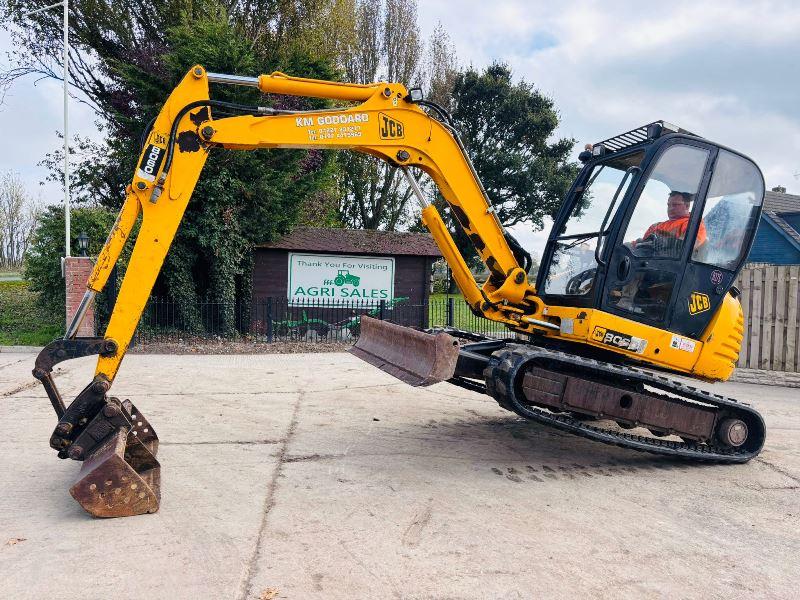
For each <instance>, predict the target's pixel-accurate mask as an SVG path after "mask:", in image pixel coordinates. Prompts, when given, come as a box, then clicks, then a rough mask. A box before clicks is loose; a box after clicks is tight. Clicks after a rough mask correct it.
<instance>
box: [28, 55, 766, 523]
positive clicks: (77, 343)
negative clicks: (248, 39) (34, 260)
mask: <svg viewBox="0 0 800 600" xmlns="http://www.w3.org/2000/svg"><path fill="white" fill-rule="evenodd" d="M211 83H214V84H230V85H243V86H252V87H256V88H258V89H259V90H260V91H261V92H263V93H264V94H289V95H295V96H308V97H315V98H327V99H333V100H337V101H341V104H343V105H344V106H346V107H345V108H330V109H324V110H314V111H290V110H276V109H273V108H269V107H262V106H246V105H240V104H232V103H227V102H221V101H216V100H211V99H210V98H209V84H211ZM345 102H349V103H350V104H345ZM215 110H219V112H220V113H225V114H226V115H230V114H231V113H234V114H235V115H236V116H225V117H224V118H214V116H213V112H214V111H215ZM213 148H227V149H237V150H249V149H254V148H335V149H348V150H353V151H356V152H363V153H366V154H370V155H372V156H376V157H378V158H380V159H383V160H385V161H387V162H388V163H390V164H392V165H395V166H397V167H398V168H399V169H400V170H401V171H402V173H403V174H404V176H405V177H406V179H407V181H408V184H409V186H410V187H411V189H412V190H413V192H414V194H415V196H416V198H417V199H418V201H419V203H420V206H421V209H422V221H423V223H424V224H425V225H426V226H427V228H428V229H429V230H430V232H431V234H432V235H433V237H434V239H435V241H436V243H437V244H438V246H439V248H440V249H441V252H442V254H443V255H444V257H445V258H446V260H447V262H448V264H449V265H450V268H451V270H452V273H453V277H454V280H455V282H456V283H457V285H458V287H459V288H460V290H461V292H462V293H463V295H464V298H465V300H466V302H467V303H468V304H469V306H470V308H471V309H472V311H473V312H474V313H475V314H476V315H480V316H482V317H485V318H487V319H491V320H493V321H497V322H500V323H503V324H505V325H506V326H507V327H508V328H509V329H510V330H511V331H513V332H516V334H517V335H516V338H515V339H513V340H504V341H503V340H490V339H482V338H480V337H478V336H475V335H473V334H469V333H465V332H460V331H454V330H449V331H438V332H425V331H417V330H413V329H410V328H405V327H400V326H398V325H394V324H391V323H385V322H381V321H378V320H375V319H370V318H369V317H364V318H363V320H362V324H361V336H360V338H359V341H358V343H357V344H356V346H355V347H354V349H353V352H354V353H355V354H357V355H358V356H360V357H362V358H364V359H365V360H367V361H368V362H370V363H372V364H375V365H378V366H379V367H381V368H383V369H384V370H386V371H387V372H390V373H392V374H394V375H396V376H397V377H399V378H400V379H402V380H404V381H406V382H409V383H411V384H413V385H428V384H431V383H434V382H440V381H449V382H451V383H453V384H455V385H459V386H463V387H465V388H467V389H470V390H475V391H478V392H483V393H486V394H488V395H490V396H492V397H493V398H494V399H495V400H496V401H497V402H498V403H499V404H500V406H502V407H503V408H506V409H508V410H510V411H514V412H515V413H517V414H519V415H521V416H522V417H524V418H526V419H530V420H532V421H536V422H538V423H541V424H545V425H548V426H551V427H555V428H558V429H560V430H563V431H566V432H570V433H574V434H577V435H580V436H583V437H586V438H589V439H592V440H597V441H600V442H605V443H608V444H614V445H617V446H622V447H625V448H631V449H636V450H643V451H648V452H652V453H655V454H661V455H666V456H672V457H682V458H687V459H698V460H704V461H714V462H718V463H742V462H746V461H748V460H750V459H751V458H753V457H754V456H756V455H757V454H758V453H759V451H760V450H761V447H762V446H763V443H764V439H765V433H766V430H765V426H764V421H763V419H762V418H761V416H760V415H759V414H758V412H756V411H755V410H753V409H752V408H750V407H748V406H746V405H743V404H741V403H738V402H736V401H734V400H731V399H729V398H724V397H721V396H718V395H714V394H710V393H708V392H705V391H701V390H699V389H696V388H694V387H691V386H688V385H685V384H684V383H680V382H678V381H673V380H670V379H668V378H667V377H665V376H663V375H661V374H659V372H670V373H675V374H678V375H682V376H686V377H692V378H697V379H701V380H706V381H721V380H725V379H727V378H728V377H729V376H730V374H731V373H732V371H733V369H734V365H735V363H736V360H737V357H738V353H739V348H740V343H741V341H742V335H743V318H742V309H741V306H740V303H739V300H738V299H737V296H738V294H739V292H738V290H737V289H736V288H735V287H734V286H733V283H734V279H735V277H736V275H737V273H738V272H739V270H740V269H741V267H742V264H743V262H744V260H745V258H746V256H747V254H748V251H749V249H750V246H751V244H752V241H753V238H754V235H755V230H756V226H757V224H758V220H759V216H760V210H761V203H762V200H763V196H764V180H763V177H762V175H761V172H760V171H759V169H758V167H757V166H756V165H755V164H754V163H753V162H752V161H751V160H750V159H748V158H747V157H745V156H743V155H742V154H739V153H737V152H735V151H733V150H730V149H728V148H724V147H722V146H720V145H718V144H714V143H712V142H710V141H708V140H706V139H703V138H701V137H699V136H697V135H694V134H691V133H689V132H687V131H684V130H682V129H680V128H678V127H675V126H673V125H670V124H669V123H666V122H663V121H658V122H654V123H651V124H649V125H647V126H644V127H640V128H638V129H634V130H632V131H629V132H627V133H624V134H622V135H617V136H615V137H612V138H609V139H607V140H605V141H603V142H600V143H597V144H594V145H591V146H589V147H587V149H586V150H585V151H584V152H583V153H582V154H581V155H580V157H579V158H580V160H581V161H582V162H583V168H582V170H581V172H580V174H579V175H578V177H577V179H576V180H575V182H574V184H573V185H572V188H571V189H570V191H569V193H568V195H567V197H566V201H565V202H564V204H563V206H562V208H561V211H560V212H559V214H558V215H557V217H556V218H555V223H554V226H553V229H552V231H551V233H550V238H549V241H548V243H547V247H546V250H545V252H544V256H543V260H542V263H541V268H540V270H539V274H538V278H537V281H536V282H535V285H534V283H533V282H531V281H530V280H529V277H528V270H529V269H530V267H531V264H532V261H531V258H530V255H529V254H528V253H526V252H525V250H524V249H523V248H522V247H521V246H520V244H519V243H517V241H516V240H515V239H514V238H513V237H512V236H511V235H510V234H509V232H507V231H506V230H505V228H504V227H503V225H502V224H501V223H500V221H499V220H498V218H497V215H496V214H495V212H494V209H493V207H492V203H491V202H490V199H489V198H488V197H487V194H486V191H485V190H484V188H483V186H482V185H481V182H480V179H479V178H478V175H477V173H476V172H475V169H474V167H473V165H472V163H471V162H470V159H469V156H468V155H467V152H466V150H465V148H464V146H463V144H462V143H461V141H460V139H459V136H458V133H457V132H456V130H455V128H454V126H453V124H452V121H451V119H450V116H449V115H448V113H447V112H446V111H445V110H444V109H442V108H441V107H440V106H438V105H437V104H435V103H433V102H430V101H426V100H425V99H424V98H423V97H422V94H421V91H420V90H419V89H411V90H408V89H406V88H405V87H404V86H403V85H401V84H398V83H383V82H382V83H374V84H369V85H355V84H346V83H337V82H330V81H318V80H311V79H302V78H296V77H289V76H286V75H284V74H282V73H273V74H271V75H261V76H260V77H258V78H253V77H241V76H236V75H221V74H216V73H208V72H206V70H205V69H204V68H203V67H202V66H196V67H194V68H192V69H191V70H190V71H189V73H188V74H187V75H186V76H185V77H184V79H183V80H182V81H181V82H180V84H179V85H178V86H177V87H176V88H175V90H174V91H173V92H172V94H171V95H170V97H169V99H168V100H167V102H166V104H165V105H164V107H163V109H162V110H161V112H160V114H159V115H158V117H157V118H156V119H155V121H154V123H153V125H152V128H151V129H150V131H149V133H148V135H147V137H146V143H145V144H144V147H143V149H142V152H141V156H140V159H139V163H138V168H137V170H136V172H135V173H134V176H133V180H132V182H131V184H130V185H129V187H128V188H127V195H126V199H125V203H124V205H123V207H122V209H121V212H120V214H119V216H118V218H117V221H116V224H115V225H114V227H113V229H112V231H111V232H110V234H109V236H108V239H107V241H106V244H105V246H104V247H103V249H102V251H101V252H100V254H99V256H98V259H97V262H96V264H95V266H94V271H93V272H92V275H91V277H90V279H89V281H88V284H87V287H88V290H87V292H86V295H85V297H84V302H83V303H82V305H81V307H80V308H79V310H78V311H77V313H76V315H75V316H74V319H73V320H72V322H71V325H70V326H69V327H68V328H67V332H66V336H65V337H64V338H63V339H59V340H56V341H54V342H53V343H51V344H50V345H49V346H47V347H46V348H45V349H44V350H43V351H42V352H41V354H40V355H39V356H38V358H37V361H36V368H35V369H34V376H35V377H36V378H37V379H39V380H40V381H41V382H42V383H43V384H44V387H45V390H46V391H47V394H48V396H49V398H50V400H51V402H52V404H53V408H54V409H55V411H56V414H57V415H58V424H57V426H56V428H55V431H54V432H53V435H52V437H51V439H50V445H51V447H52V448H53V449H55V450H56V451H57V452H58V456H59V457H60V458H71V459H73V460H78V461H83V465H82V468H81V471H80V475H79V477H78V479H77V481H76V483H75V484H74V486H73V487H72V488H71V490H70V491H71V493H72V495H73V496H74V497H75V499H76V500H78V502H79V503H80V504H81V505H82V506H83V507H84V508H85V509H86V510H87V511H88V512H89V513H91V514H92V515H95V516H103V517H113V516H128V515H135V514H141V513H146V512H155V511H156V510H158V506H159V501H160V487H161V485H160V466H159V463H158V461H157V459H156V452H157V449H158V438H157V436H156V433H155V431H154V430H153V428H152V426H151V425H150V424H149V423H148V422H147V420H146V419H145V418H144V417H143V416H142V414H141V413H140V412H139V411H138V410H137V409H136V407H134V406H133V405H132V404H131V403H130V402H129V401H127V400H125V401H120V400H119V399H117V398H115V397H112V396H109V394H108V392H109V388H110V387H111V384H112V382H113V381H114V377H115V376H116V374H117V370H118V369H119V366H120V363H121V361H122V359H123V357H124V356H125V353H126V351H127V349H128V344H129V343H130V340H131V337H132V335H133V333H134V330H135V328H136V326H137V324H138V322H139V319H140V316H141V313H142V310H143V308H144V306H145V303H146V301H147V299H148V296H149V294H150V292H151V289H152V287H153V283H154V282H155V280H156V277H157V275H158V273H159V271H160V269H161V265H162V263H163V261H164V257H165V256H166V254H167V251H168V250H169V247H170V244H171V242H172V239H173V237H174V236H175V232H176V230H177V229H178V226H179V225H180V222H181V218H182V217H183V214H184V211H185V209H186V206H187V204H188V202H189V199H190V198H191V195H192V190H193V188H194V186H195V183H196V182H197V180H198V177H199V176H200V172H201V171H202V168H203V164H204V163H205V160H206V158H207V156H208V153H209V152H210V151H211V150H212V149H213ZM409 167H415V168H416V169H419V170H421V171H423V172H425V173H427V174H428V175H429V176H430V177H431V178H432V180H433V182H434V183H435V184H436V185H437V186H438V188H439V190H440V191H441V194H442V196H443V197H444V198H445V200H446V202H447V204H448V205H449V210H450V211H451V214H452V216H453V217H454V218H455V220H456V221H457V222H458V224H459V225H460V226H461V227H462V228H463V229H464V231H465V232H466V234H467V235H468V237H469V239H470V240H471V241H472V243H473V244H474V246H475V249H476V251H477V253H478V256H479V257H480V259H481V260H482V261H483V262H484V263H485V265H486V267H487V268H488V271H489V278H488V279H487V281H486V282H485V283H484V284H482V285H480V286H479V285H478V284H477V283H476V281H475V279H474V278H473V276H472V274H471V272H470V270H469V269H468V268H467V265H466V263H465V261H464V258H463V257H462V255H461V254H460V252H459V250H458V248H457V246H456V244H455V243H454V241H453V238H452V237H451V234H450V233H449V231H448V230H447V228H446V226H445V223H444V222H443V220H442V217H441V216H440V214H439V212H438V211H437V209H436V208H435V207H434V206H433V205H431V204H429V203H427V202H426V200H425V196H424V194H423V192H422V191H421V189H420V186H419V185H418V182H417V180H416V179H415V177H414V176H413V175H412V173H411V172H410V171H409ZM140 214H141V217H142V222H141V228H140V232H139V234H138V237H137V238H136V241H135V245H134V247H133V251H132V255H131V258H130V261H129V263H128V268H127V272H126V274H125V277H124V280H123V281H122V285H121V288H120V291H119V295H118V298H117V302H116V306H115V308H114V311H113V314H112V315H111V319H110V322H109V324H108V327H107V329H106V331H105V335H104V336H102V337H97V338H79V337H76V335H75V334H76V331H77V330H78V327H79V325H80V322H81V319H82V317H83V314H84V312H85V309H86V307H87V306H88V305H89V303H90V302H91V300H92V297H93V296H94V295H95V294H96V293H97V292H99V291H101V290H102V289H103V287H104V286H105V285H106V282H107V280H108V277H109V273H110V271H111V269H112V267H113V266H114V265H115V264H116V262H117V260H118V258H119V256H120V253H121V251H122V249H123V246H124V245H125V244H126V242H127V241H128V237H129V236H130V234H131V231H132V229H133V227H134V223H135V222H136V221H137V219H138V218H139V215H140ZM87 355H99V359H98V363H97V370H96V373H95V376H94V379H93V380H92V381H91V382H90V383H89V384H88V385H87V386H86V388H84V389H83V391H81V392H80V393H79V394H78V396H77V397H76V399H75V400H74V401H73V402H72V403H71V404H70V405H69V406H66V405H65V403H64V401H63V400H62V398H61V395H60V394H59V392H58V390H57V389H56V386H55V383H54V380H53V377H52V369H53V366H54V365H55V364H57V363H59V362H61V361H63V360H66V359H69V358H76V357H80V356H87ZM644 368H646V369H647V370H644ZM629 430H631V431H629Z"/></svg>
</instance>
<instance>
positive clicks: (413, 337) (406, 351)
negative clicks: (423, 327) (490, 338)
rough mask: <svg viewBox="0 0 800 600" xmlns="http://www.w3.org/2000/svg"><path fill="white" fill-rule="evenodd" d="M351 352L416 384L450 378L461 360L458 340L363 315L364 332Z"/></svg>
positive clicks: (407, 381) (387, 371)
mask: <svg viewBox="0 0 800 600" xmlns="http://www.w3.org/2000/svg"><path fill="white" fill-rule="evenodd" d="M350 352H351V353H353V354H355V355H356V356H358V357H359V358H360V359H362V360H365V361H366V362H368V363H369V364H371V365H374V366H376V367H378V368H379V369H381V370H382V371H385V372H386V373H389V374H390V375H393V376H395V377H397V378H398V379H400V380H401V381H405V382H406V383H408V384H410V385H413V386H425V385H431V384H434V383H438V382H440V381H446V380H448V379H450V378H451V377H452V376H453V374H454V373H455V370H456V362H457V361H458V341H457V340H456V338H454V337H453V336H451V335H448V334H446V333H436V334H430V333H425V332H423V331H417V330H416V329H411V328H410V327H403V326H402V325H396V324H394V323H388V322H387V321H380V320H378V319H373V318H370V317H366V316H365V317H362V318H361V335H360V336H359V338H358V341H357V342H356V344H355V345H354V346H353V348H352V349H351V350H350Z"/></svg>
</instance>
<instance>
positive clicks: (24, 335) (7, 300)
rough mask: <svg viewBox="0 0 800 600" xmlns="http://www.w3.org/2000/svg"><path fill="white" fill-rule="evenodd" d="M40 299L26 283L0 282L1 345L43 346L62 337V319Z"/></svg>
mask: <svg viewBox="0 0 800 600" xmlns="http://www.w3.org/2000/svg"><path fill="white" fill-rule="evenodd" d="M37 300H38V298H37V293H36V292H33V291H31V289H30V284H29V283H28V282H27V281H0V346H9V345H11V346H44V345H46V344H48V343H49V342H51V341H53V340H54V339H55V338H57V337H59V336H60V335H63V333H64V323H62V322H61V319H60V318H59V317H60V316H59V315H54V314H53V313H52V312H51V311H48V310H47V309H46V308H43V307H42V305H41V304H40V303H39V302H38V301H37Z"/></svg>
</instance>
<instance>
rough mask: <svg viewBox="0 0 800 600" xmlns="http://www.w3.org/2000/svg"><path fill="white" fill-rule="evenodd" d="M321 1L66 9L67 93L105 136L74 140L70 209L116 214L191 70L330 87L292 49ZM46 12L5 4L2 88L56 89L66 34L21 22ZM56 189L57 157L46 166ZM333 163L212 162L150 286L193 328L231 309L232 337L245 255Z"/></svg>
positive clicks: (316, 186) (283, 101)
mask: <svg viewBox="0 0 800 600" xmlns="http://www.w3.org/2000/svg"><path fill="white" fill-rule="evenodd" d="M324 1H325V0H294V1H290V0H260V1H259V0H255V1H248V2H244V1H233V0H226V1H223V0H194V1H191V2H190V1H188V0H164V1H163V2H157V3H145V2H141V1H139V0H122V1H116V0H115V1H114V2H110V1H104V0H74V1H73V2H71V3H70V8H71V17H70V36H71V40H73V43H74V44H75V46H74V47H73V53H72V61H73V63H74V64H71V68H72V69H73V72H74V74H75V81H74V86H75V87H76V88H77V89H79V90H80V91H81V92H82V96H81V97H82V98H83V99H84V100H85V101H86V102H87V103H89V104H91V105H92V106H93V107H95V109H96V111H97V113H98V117H99V120H100V126H101V127H102V130H103V131H104V132H105V134H106V136H107V137H106V139H105V141H104V142H102V143H99V144H97V143H92V142H88V141H86V140H77V141H76V143H75V144H74V146H73V144H72V142H73V140H71V146H73V149H72V151H73V152H74V153H75V154H76V155H77V157H78V158H79V162H78V165H77V166H76V169H75V173H74V175H73V177H74V184H75V188H74V189H75V192H76V200H77V201H78V202H80V201H81V200H83V201H84V202H90V201H92V202H99V203H100V204H101V205H103V206H107V207H110V208H113V209H118V208H119V206H120V205H121V202H122V200H123V198H124V189H125V186H126V185H127V184H128V183H129V181H130V177H131V174H132V173H133V172H134V167H135V163H136V160H137V157H138V154H139V151H140V148H141V141H140V135H141V131H142V130H143V129H144V127H145V124H146V123H147V122H148V121H150V119H152V118H153V117H154V116H155V115H157V114H158V111H159V110H160V108H161V105H162V104H163V102H164V100H165V99H166V98H167V96H168V94H169V92H170V91H171V90H172V88H173V87H174V85H175V84H176V83H177V82H178V81H179V80H180V79H181V77H182V76H183V75H184V74H185V73H186V71H187V70H188V69H189V68H190V67H191V66H192V65H194V64H197V63H200V64H203V65H204V66H205V67H206V68H207V69H208V70H209V71H217V72H224V73H237V74H257V73H262V72H270V71H272V70H281V71H288V72H290V73H292V74H296V75H301V76H307V77H319V78H324V79H331V78H334V76H335V72H334V71H333V70H332V68H331V65H330V64H329V63H328V62H326V61H325V60H320V59H318V58H315V57H313V56H312V55H310V54H309V53H308V52H307V51H305V50H304V49H303V47H302V45H301V44H299V42H298V39H299V37H302V35H301V34H302V33H303V32H304V31H305V30H306V28H307V23H308V21H309V16H310V15H312V14H315V10H316V9H317V7H318V6H319V5H320V4H322V3H323V2H324ZM44 5H46V2H44V1H38V0H36V1H30V0H29V1H20V0H18V1H15V2H10V3H9V8H10V11H11V14H12V16H13V18H14V19H15V20H16V22H17V23H18V24H19V25H20V27H21V28H22V29H21V32H19V33H17V34H15V35H16V40H15V41H16V42H17V45H18V47H19V48H20V51H18V52H17V53H16V55H15V56H14V57H12V59H13V60H14V62H15V65H16V66H15V67H14V68H13V69H11V70H10V71H7V72H6V73H5V74H3V75H2V76H0V82H3V81H4V82H5V83H9V82H11V81H14V80H15V79H16V78H18V77H20V76H23V75H25V74H30V73H35V74H41V75H44V76H51V77H56V78H57V77H58V71H57V70H56V69H54V67H53V65H57V64H58V61H59V59H60V55H59V53H58V48H60V45H59V44H60V41H59V40H60V28H61V22H60V20H59V18H58V17H57V15H53V14H49V13H48V12H45V13H41V14H39V15H36V16H34V17H30V18H27V19H25V18H22V17H21V13H22V12H23V11H25V10H30V9H32V8H36V7H39V6H44ZM214 97H215V98H217V99H220V100H227V101H231V102H238V103H243V104H249V105H262V106H263V105H265V104H267V105H272V106H275V107H278V108H291V109H304V108H323V107H324V106H326V104H325V103H324V102H322V101H319V100H304V99H297V98H293V97H281V96H270V97H268V98H264V97H260V96H259V94H258V92H257V91H256V90H252V89H247V88H241V87H230V86H225V87H222V86H218V87H217V88H216V89H214ZM46 162H48V163H49V164H50V165H51V167H52V173H53V177H54V178H60V176H61V171H60V169H61V155H60V152H58V151H57V152H54V153H53V154H52V155H51V156H50V157H48V158H47V159H46ZM331 171H332V159H331V157H330V155H329V154H326V153H322V152H318V151H316V152H313V151H312V152H305V151H287V150H280V151H274V152H273V151H266V150H259V151H251V152H237V151H225V150H214V151H213V152H212V153H211V155H210V157H209V160H208V161H207V163H206V167H205V169H204V172H203V176H202V177H201V179H200V182H199V183H198V185H197V188H196V191H195V193H194V196H193V201H192V202H191V203H190V205H189V208H188V210H187V212H186V215H185V217H184V220H183V224H182V227H181V229H180V230H179V232H178V235H177V236H176V239H175V242H174V243H173V247H172V249H171V251H170V254H169V255H168V257H167V261H166V268H165V269H164V272H163V273H162V276H161V278H160V280H159V283H157V286H159V289H161V290H163V291H165V292H166V293H167V294H168V295H169V296H171V297H172V299H173V300H175V301H176V304H177V306H179V307H181V309H182V310H183V311H184V313H185V314H183V315H181V316H182V317H183V321H184V322H185V323H187V324H189V326H190V327H192V328H199V327H200V325H201V323H200V318H199V313H198V311H197V309H196V307H197V305H198V302H199V300H201V299H203V298H209V299H211V300H214V301H215V302H219V303H221V304H222V305H223V306H225V307H226V310H225V311H224V314H222V315H221V319H222V324H223V329H227V330H231V329H232V327H233V323H234V316H235V315H234V304H235V300H236V299H237V298H240V299H241V298H243V299H247V298H249V296H250V289H249V282H250V271H251V263H250V261H251V248H252V245H253V244H254V243H258V242H266V241H270V240H272V239H275V238H276V237H277V236H279V235H280V234H282V233H285V232H286V231H288V230H289V229H290V228H291V227H292V226H293V225H294V223H295V222H296V221H297V219H298V218H299V216H300V214H301V212H302V209H303V205H304V202H305V199H306V198H315V199H317V198H318V194H319V193H320V192H321V191H324V190H325V189H326V187H331V186H332V175H331Z"/></svg>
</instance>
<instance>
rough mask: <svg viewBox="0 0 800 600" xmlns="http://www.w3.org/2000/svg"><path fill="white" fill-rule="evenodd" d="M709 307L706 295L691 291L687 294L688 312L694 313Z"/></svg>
mask: <svg viewBox="0 0 800 600" xmlns="http://www.w3.org/2000/svg"><path fill="white" fill-rule="evenodd" d="M710 308H711V301H710V300H709V299H708V296H707V295H705V294H701V293H700V292H692V294H691V296H689V314H690V315H696V314H697V313H701V312H705V311H707V310H708V309H710Z"/></svg>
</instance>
